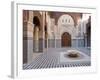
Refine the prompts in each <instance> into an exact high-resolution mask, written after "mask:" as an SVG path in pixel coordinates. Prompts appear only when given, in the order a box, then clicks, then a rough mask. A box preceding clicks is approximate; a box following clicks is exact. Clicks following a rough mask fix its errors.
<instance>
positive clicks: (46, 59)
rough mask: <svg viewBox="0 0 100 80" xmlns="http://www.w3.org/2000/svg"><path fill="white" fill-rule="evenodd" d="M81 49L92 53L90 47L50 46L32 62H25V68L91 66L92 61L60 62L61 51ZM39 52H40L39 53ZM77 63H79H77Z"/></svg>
mask: <svg viewBox="0 0 100 80" xmlns="http://www.w3.org/2000/svg"><path fill="white" fill-rule="evenodd" d="M70 49H71V50H79V51H81V52H83V53H84V54H86V55H87V56H89V57H90V56H91V55H90V48H49V49H48V50H47V51H45V52H44V53H43V54H40V55H39V56H38V57H37V58H35V59H33V62H32V63H31V64H24V66H23V69H24V70H26V69H43V68H58V67H75V66H90V65H91V62H90V61H88V62H80V63H77V62H74V63H67V62H66V63H64V64H62V63H60V61H59V56H60V53H61V52H67V50H70ZM37 54H38V53H37ZM76 63H77V64H76Z"/></svg>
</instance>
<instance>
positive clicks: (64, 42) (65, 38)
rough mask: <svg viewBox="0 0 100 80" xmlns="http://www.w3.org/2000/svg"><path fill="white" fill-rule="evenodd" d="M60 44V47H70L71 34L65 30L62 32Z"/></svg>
mask: <svg viewBox="0 0 100 80" xmlns="http://www.w3.org/2000/svg"><path fill="white" fill-rule="evenodd" d="M61 38H62V40H61V44H62V47H70V46H71V35H70V34H69V33H67V32H65V33H63V34H62V36H61Z"/></svg>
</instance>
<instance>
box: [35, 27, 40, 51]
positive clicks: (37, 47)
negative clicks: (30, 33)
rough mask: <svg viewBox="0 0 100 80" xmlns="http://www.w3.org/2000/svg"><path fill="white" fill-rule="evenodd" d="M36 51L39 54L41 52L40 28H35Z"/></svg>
mask: <svg viewBox="0 0 100 80" xmlns="http://www.w3.org/2000/svg"><path fill="white" fill-rule="evenodd" d="M34 45H35V46H34V51H35V52H38V51H39V28H38V26H35V29H34Z"/></svg>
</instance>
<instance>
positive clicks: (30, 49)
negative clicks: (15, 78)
mask: <svg viewBox="0 0 100 80" xmlns="http://www.w3.org/2000/svg"><path fill="white" fill-rule="evenodd" d="M33 27H34V25H33V11H29V19H28V25H27V37H28V39H27V59H28V61H27V62H28V64H29V63H31V62H32V59H33Z"/></svg>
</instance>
